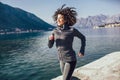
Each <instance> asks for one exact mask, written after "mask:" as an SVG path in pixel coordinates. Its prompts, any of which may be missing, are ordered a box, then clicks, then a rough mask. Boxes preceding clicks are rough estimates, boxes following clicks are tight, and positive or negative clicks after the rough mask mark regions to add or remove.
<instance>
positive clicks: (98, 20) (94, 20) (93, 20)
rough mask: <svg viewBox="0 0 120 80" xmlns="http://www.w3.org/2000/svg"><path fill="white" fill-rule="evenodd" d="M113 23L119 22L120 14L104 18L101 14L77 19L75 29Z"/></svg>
mask: <svg viewBox="0 0 120 80" xmlns="http://www.w3.org/2000/svg"><path fill="white" fill-rule="evenodd" d="M115 22H120V14H117V15H113V16H106V15H103V14H101V15H96V16H88V17H87V18H79V19H78V22H77V24H76V25H75V27H81V28H93V27H94V26H99V25H104V24H107V23H115Z"/></svg>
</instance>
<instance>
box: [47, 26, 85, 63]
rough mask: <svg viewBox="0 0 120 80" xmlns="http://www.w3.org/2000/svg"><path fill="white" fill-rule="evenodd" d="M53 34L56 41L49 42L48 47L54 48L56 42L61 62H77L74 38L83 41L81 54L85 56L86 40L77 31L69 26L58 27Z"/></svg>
mask: <svg viewBox="0 0 120 80" xmlns="http://www.w3.org/2000/svg"><path fill="white" fill-rule="evenodd" d="M52 34H53V35H54V40H49V41H48V47H49V48H52V46H53V44H54V42H56V47H57V50H58V55H59V60H62V61H65V62H70V61H76V54H75V51H74V50H73V47H72V45H73V39H74V37H78V38H79V39H81V44H80V45H81V48H80V53H82V54H83V55H84V51H85V45H86V38H85V36H84V35H83V34H82V33H80V32H79V31H78V30H77V29H75V28H73V27H72V28H71V27H68V26H63V27H62V28H61V27H57V28H56V29H54V30H53V33H52Z"/></svg>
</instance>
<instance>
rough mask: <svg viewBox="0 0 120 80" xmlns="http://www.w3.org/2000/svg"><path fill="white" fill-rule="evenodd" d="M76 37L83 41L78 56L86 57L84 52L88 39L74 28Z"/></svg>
mask: <svg viewBox="0 0 120 80" xmlns="http://www.w3.org/2000/svg"><path fill="white" fill-rule="evenodd" d="M74 36H76V37H78V38H80V39H81V48H80V51H79V53H78V54H80V53H81V54H82V55H84V52H85V46H86V38H85V36H84V35H83V34H82V33H80V32H79V31H78V30H77V29H75V28H74Z"/></svg>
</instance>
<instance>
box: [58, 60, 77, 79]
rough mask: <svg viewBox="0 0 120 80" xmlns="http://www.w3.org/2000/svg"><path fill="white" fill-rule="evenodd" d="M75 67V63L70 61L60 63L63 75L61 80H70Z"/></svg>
mask: <svg viewBox="0 0 120 80" xmlns="http://www.w3.org/2000/svg"><path fill="white" fill-rule="evenodd" d="M75 66H76V61H72V62H63V61H60V69H61V72H62V74H63V80H70V79H71V76H72V73H73V71H74V69H75Z"/></svg>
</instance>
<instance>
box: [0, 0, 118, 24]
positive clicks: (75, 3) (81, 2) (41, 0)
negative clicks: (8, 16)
mask: <svg viewBox="0 0 120 80" xmlns="http://www.w3.org/2000/svg"><path fill="white" fill-rule="evenodd" d="M0 2H2V3H4V4H8V5H10V6H12V7H17V8H20V9H23V10H25V11H27V12H30V13H33V14H35V15H36V16H37V17H39V18H40V19H42V20H44V21H46V22H48V23H54V21H53V18H52V16H53V14H54V12H55V11H56V10H57V9H58V8H60V7H61V6H62V5H63V4H66V6H67V7H75V8H76V11H77V13H78V16H77V17H78V18H80V17H83V18H86V17H88V16H95V15H99V14H104V15H109V16H112V15H115V14H120V0H0Z"/></svg>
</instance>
